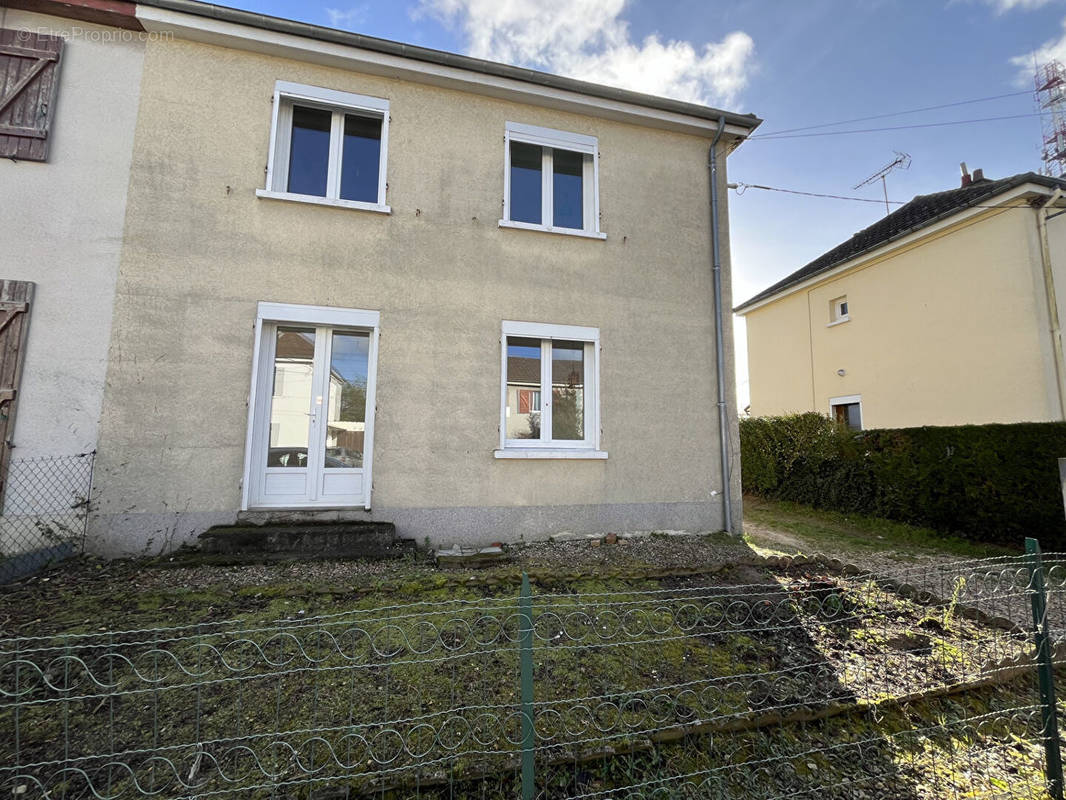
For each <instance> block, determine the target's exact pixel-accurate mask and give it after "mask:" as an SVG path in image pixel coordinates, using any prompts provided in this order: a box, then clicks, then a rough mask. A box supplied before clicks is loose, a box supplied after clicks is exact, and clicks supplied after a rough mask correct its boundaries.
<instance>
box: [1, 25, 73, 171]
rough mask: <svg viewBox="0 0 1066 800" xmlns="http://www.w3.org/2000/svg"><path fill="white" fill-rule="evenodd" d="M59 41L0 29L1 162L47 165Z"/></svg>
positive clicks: (52, 37) (59, 55) (59, 53)
mask: <svg viewBox="0 0 1066 800" xmlns="http://www.w3.org/2000/svg"><path fill="white" fill-rule="evenodd" d="M62 52H63V39H62V38H61V37H59V36H50V35H48V34H43V33H33V32H32V31H26V30H11V29H3V28H0V157H3V158H15V159H20V160H25V161H46V160H48V142H49V138H50V137H49V133H50V131H51V127H52V118H53V117H54V116H55V105H56V90H57V88H58V86H59V61H60V58H61V56H62Z"/></svg>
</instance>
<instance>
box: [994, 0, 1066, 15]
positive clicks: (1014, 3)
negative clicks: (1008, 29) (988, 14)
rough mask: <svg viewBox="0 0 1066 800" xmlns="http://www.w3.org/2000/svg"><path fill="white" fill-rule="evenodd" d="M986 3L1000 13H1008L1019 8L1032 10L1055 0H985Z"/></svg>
mask: <svg viewBox="0 0 1066 800" xmlns="http://www.w3.org/2000/svg"><path fill="white" fill-rule="evenodd" d="M984 2H985V4H986V5H990V6H992V7H993V8H995V9H996V12H997V13H999V14H1006V13H1007V12H1008V11H1013V10H1014V9H1016V8H1018V9H1021V10H1022V11H1032V10H1033V9H1034V8H1043V7H1044V6H1046V5H1048V4H1049V3H1052V2H1054V0H984Z"/></svg>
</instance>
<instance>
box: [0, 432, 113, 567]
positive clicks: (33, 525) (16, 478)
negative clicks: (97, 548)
mask: <svg viewBox="0 0 1066 800" xmlns="http://www.w3.org/2000/svg"><path fill="white" fill-rule="evenodd" d="M93 458H94V453H82V454H80V455H74V456H57V457H48V458H24V459H17V458H16V459H12V460H11V461H10V462H9V463H8V469H7V480H6V486H5V488H4V492H3V513H2V514H0V584H3V583H7V582H8V581H11V580H13V579H15V578H18V577H20V576H22V575H25V574H28V573H31V572H34V571H36V570H38V569H40V568H41V567H42V566H44V565H46V564H48V563H51V562H53V561H59V560H62V559H63V558H66V557H68V556H71V555H74V554H76V553H80V552H81V551H82V549H83V548H84V545H85V526H86V523H87V521H88V516H89V514H88V512H89V491H90V489H91V486H92V474H93Z"/></svg>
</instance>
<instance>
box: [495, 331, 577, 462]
mask: <svg viewBox="0 0 1066 800" xmlns="http://www.w3.org/2000/svg"><path fill="white" fill-rule="evenodd" d="M506 341H507V405H506V407H505V409H504V418H505V420H506V437H505V438H506V439H507V440H516V439H528V440H536V441H549V442H560V443H562V442H574V441H582V440H584V439H585V344H584V343H583V342H566V341H558V340H541V339H530V338H524V337H514V336H509V337H507V339H506ZM546 363H547V364H550V365H551V366H550V372H551V375H550V386H546V385H545V376H544V374H543V369H542V365H543V364H546ZM544 397H548V398H550V400H549V402H550V404H551V431H545V430H542V426H541V422H542V419H543V417H544V413H543V412H544V407H543V405H542V398H544Z"/></svg>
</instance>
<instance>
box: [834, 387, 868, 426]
mask: <svg viewBox="0 0 1066 800" xmlns="http://www.w3.org/2000/svg"><path fill="white" fill-rule="evenodd" d="M852 403H858V405H859V430H860V431H862V430H866V415H865V413H864V412H863V410H862V395H861V394H845V395H842V396H840V397H830V398H829V418H830V419H836V414H835V412H834V409H835V408H836V406H849V405H851V404H852Z"/></svg>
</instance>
